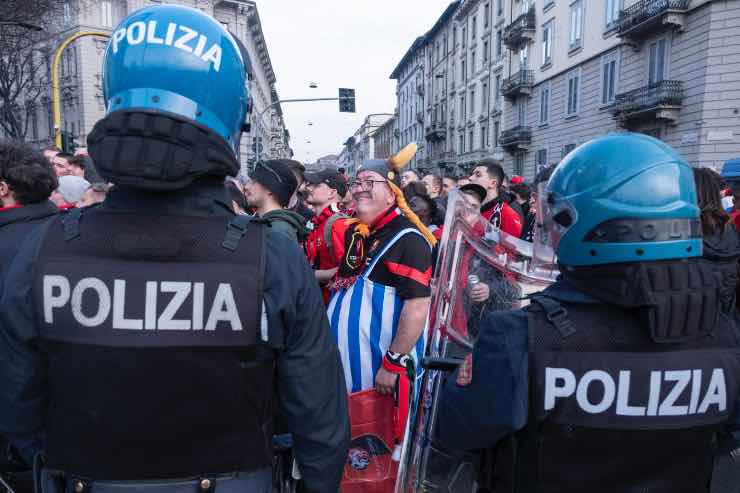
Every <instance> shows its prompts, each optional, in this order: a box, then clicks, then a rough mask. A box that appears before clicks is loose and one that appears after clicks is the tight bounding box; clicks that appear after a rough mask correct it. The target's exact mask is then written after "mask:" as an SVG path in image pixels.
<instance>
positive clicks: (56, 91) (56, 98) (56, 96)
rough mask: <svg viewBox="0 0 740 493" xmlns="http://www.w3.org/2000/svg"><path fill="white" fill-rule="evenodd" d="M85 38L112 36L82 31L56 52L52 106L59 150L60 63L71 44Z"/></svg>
mask: <svg viewBox="0 0 740 493" xmlns="http://www.w3.org/2000/svg"><path fill="white" fill-rule="evenodd" d="M83 36H101V37H104V38H110V34H109V33H106V32H103V31H82V32H79V33H75V34H73V35H72V36H70V37H68V38H67V39H65V40H64V41H62V44H60V45H59V47H58V48H57V49H56V51H55V52H54V62H53V63H52V65H51V104H52V108H53V118H54V145H56V146H57V147H59V148H61V146H62V105H61V99H62V89H61V86H60V84H59V63H60V62H61V59H62V53H64V49H65V48H67V46H69V45H70V43H72V42H73V41H75V40H77V39H78V38H81V37H83Z"/></svg>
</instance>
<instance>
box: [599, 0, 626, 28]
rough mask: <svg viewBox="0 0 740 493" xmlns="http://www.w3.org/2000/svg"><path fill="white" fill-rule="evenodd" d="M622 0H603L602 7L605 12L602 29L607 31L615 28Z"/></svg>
mask: <svg viewBox="0 0 740 493" xmlns="http://www.w3.org/2000/svg"><path fill="white" fill-rule="evenodd" d="M623 2H624V0H605V1H604V7H605V9H606V12H605V13H604V27H605V29H606V30H607V31H611V30H612V29H614V28H616V27H617V21H619V11H620V10H622V4H623Z"/></svg>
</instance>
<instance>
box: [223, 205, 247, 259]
mask: <svg viewBox="0 0 740 493" xmlns="http://www.w3.org/2000/svg"><path fill="white" fill-rule="evenodd" d="M250 221H252V216H250V215H248V214H240V215H236V216H234V217H233V218H231V221H229V224H228V225H227V226H226V235H225V236H224V241H223V243H221V246H222V247H224V248H225V249H227V250H229V251H231V252H235V251H236V249H237V248H239V242H240V241H241V239H242V238H243V237H244V235H245V234H246V233H247V226H249V223H250Z"/></svg>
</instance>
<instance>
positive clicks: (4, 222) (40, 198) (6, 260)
mask: <svg viewBox="0 0 740 493" xmlns="http://www.w3.org/2000/svg"><path fill="white" fill-rule="evenodd" d="M57 186H58V182H57V177H56V174H55V173H54V170H53V169H52V167H51V165H50V164H49V161H48V160H47V159H46V158H45V157H44V156H43V154H41V153H40V152H37V151H35V150H34V149H32V148H30V147H28V146H26V145H22V144H17V143H14V142H11V141H0V294H2V287H3V285H2V281H3V278H4V277H5V276H4V273H5V270H6V269H7V266H8V265H9V264H10V262H11V260H12V259H13V257H15V254H16V252H17V251H18V246H19V245H20V244H21V242H22V241H23V239H24V238H25V237H26V235H27V234H28V233H29V232H30V231H31V230H32V229H33V228H34V227H36V225H38V223H39V222H41V221H42V220H43V219H45V218H47V217H50V216H53V215H54V214H56V213H57V212H58V209H57V207H56V206H55V205H54V204H53V203H51V202H50V201H49V196H50V195H51V193H52V192H53V191H54V190H55V189H56V188H57Z"/></svg>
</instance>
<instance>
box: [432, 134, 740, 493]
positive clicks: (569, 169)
mask: <svg viewBox="0 0 740 493" xmlns="http://www.w3.org/2000/svg"><path fill="white" fill-rule="evenodd" d="M540 201H541V202H540V207H543V209H544V211H543V212H544V220H543V224H542V225H541V226H542V227H543V228H544V230H545V231H544V233H545V234H546V235H547V238H548V241H549V242H550V244H551V245H552V246H553V248H554V251H555V252H556V253H557V258H558V263H559V266H560V269H561V273H562V276H561V277H560V278H559V280H558V281H557V282H555V283H554V284H553V285H551V286H550V287H548V288H546V289H545V290H543V291H542V292H540V293H537V294H535V295H532V296H531V297H530V301H531V303H530V304H529V305H528V306H527V307H526V308H525V309H523V310H516V311H510V312H498V313H491V314H489V315H486V317H487V319H484V320H483V321H482V322H481V323H480V327H481V329H480V334H479V336H478V339H477V340H476V341H475V346H474V349H473V353H472V379H470V383H469V384H466V383H465V382H466V379H460V380H459V382H460V383H458V378H457V374H455V375H452V376H451V378H449V379H448V380H447V382H446V383H445V387H444V392H443V394H442V395H441V397H440V399H441V400H440V404H439V430H438V432H439V439H440V441H441V442H442V443H444V444H445V445H446V446H449V447H450V448H454V449H487V450H488V452H487V453H488V454H489V457H492V460H491V461H490V462H485V463H486V464H488V466H482V467H483V468H484V469H486V470H485V471H483V472H484V473H485V474H483V475H482V476H481V477H482V478H484V479H482V480H481V481H482V482H483V484H482V487H486V486H487V487H489V488H490V491H507V492H536V491H547V492H568V493H574V492H575V493H578V492H584V493H585V492H597V491H598V492H615V493H616V492H629V491H651V492H692V493H696V492H708V491H709V485H710V481H711V478H712V470H713V461H714V459H715V457H716V454H720V453H724V452H723V451H722V450H719V449H718V448H717V447H716V444H717V443H718V442H719V438H721V437H722V436H723V435H725V434H728V433H732V432H733V431H737V430H738V429H739V428H740V420H738V404H739V403H738V396H739V394H740V341H738V332H737V330H736V326H735V324H734V322H733V321H732V320H731V319H730V316H729V314H728V313H724V312H723V311H722V308H721V303H720V296H719V294H720V291H721V289H720V287H721V282H722V281H721V277H720V276H719V275H718V273H717V272H716V271H715V268H714V267H713V266H712V264H711V262H708V261H705V260H703V259H702V258H701V253H702V252H701V249H702V239H701V229H700V224H699V209H698V208H697V206H696V191H695V188H694V180H693V176H692V172H691V168H690V166H689V165H688V164H687V163H686V162H685V161H684V160H683V159H682V158H681V157H680V156H679V155H678V154H677V153H676V152H675V151H673V150H672V149H671V148H670V147H668V146H667V145H665V144H664V143H662V142H660V141H658V140H656V139H653V138H651V137H648V136H645V135H639V134H630V133H620V134H613V135H609V136H606V137H603V138H598V139H595V140H593V141H590V142H588V143H586V144H584V145H582V146H581V147H579V148H577V149H576V150H574V151H573V152H571V153H570V154H569V155H568V156H567V157H566V158H565V159H564V160H563V162H561V163H560V165H559V166H558V167H557V168H556V170H555V171H554V173H553V175H552V177H551V178H550V180H549V182H548V183H547V186H546V188H545V190H544V193H543V194H542V197H541V198H540ZM458 371H459V370H458ZM486 482H487V483H489V484H485V483H486Z"/></svg>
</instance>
